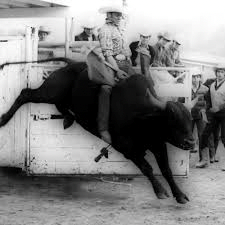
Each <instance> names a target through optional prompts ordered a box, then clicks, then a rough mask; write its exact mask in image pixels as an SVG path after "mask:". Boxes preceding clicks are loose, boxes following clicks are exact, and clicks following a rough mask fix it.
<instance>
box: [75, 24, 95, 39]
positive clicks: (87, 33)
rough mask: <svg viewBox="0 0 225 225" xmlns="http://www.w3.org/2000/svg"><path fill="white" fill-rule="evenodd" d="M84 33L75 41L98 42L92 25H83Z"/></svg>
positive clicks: (76, 37) (77, 36)
mask: <svg viewBox="0 0 225 225" xmlns="http://www.w3.org/2000/svg"><path fill="white" fill-rule="evenodd" d="M83 29H84V30H83V32H82V33H80V34H78V35H76V36H75V41H97V40H98V39H97V37H96V36H95V34H94V32H93V31H94V29H95V26H94V25H92V24H90V23H89V24H85V25H83Z"/></svg>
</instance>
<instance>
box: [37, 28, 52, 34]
mask: <svg viewBox="0 0 225 225" xmlns="http://www.w3.org/2000/svg"><path fill="white" fill-rule="evenodd" d="M39 32H45V33H48V34H49V33H51V30H50V29H49V27H46V26H40V27H39Z"/></svg>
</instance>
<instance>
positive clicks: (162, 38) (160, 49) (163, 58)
mask: <svg viewBox="0 0 225 225" xmlns="http://www.w3.org/2000/svg"><path fill="white" fill-rule="evenodd" d="M157 37H158V41H157V43H156V44H155V45H154V46H153V48H154V51H155V58H154V61H153V64H152V66H156V67H157V66H169V61H168V57H167V54H166V48H165V46H166V45H167V44H168V43H169V42H170V41H171V35H170V34H169V33H168V32H164V33H159V34H158V35H157Z"/></svg>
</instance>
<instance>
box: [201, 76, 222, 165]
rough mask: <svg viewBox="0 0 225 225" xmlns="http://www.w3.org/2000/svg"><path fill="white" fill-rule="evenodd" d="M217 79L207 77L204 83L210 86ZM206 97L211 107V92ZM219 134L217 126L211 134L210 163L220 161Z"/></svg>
mask: <svg viewBox="0 0 225 225" xmlns="http://www.w3.org/2000/svg"><path fill="white" fill-rule="evenodd" d="M215 80H216V78H210V79H207V80H206V81H205V83H204V85H205V86H207V87H208V88H210V86H211V84H212V83H213V82H215ZM205 98H206V105H207V108H210V107H211V104H212V103H211V99H210V92H208V93H207V94H206V96H205ZM208 117H210V115H208ZM208 119H209V121H210V120H211V119H210V118H208ZM219 135H220V126H218V127H216V128H215V130H213V131H212V133H211V135H210V136H209V142H208V147H209V156H210V163H214V162H219V157H218V154H216V153H217V147H218V144H219Z"/></svg>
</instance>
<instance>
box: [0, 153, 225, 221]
mask: <svg viewBox="0 0 225 225" xmlns="http://www.w3.org/2000/svg"><path fill="white" fill-rule="evenodd" d="M221 152H222V151H221ZM224 155H225V154H224V153H223V154H222V158H221V162H220V163H217V164H213V165H211V166H210V167H209V168H207V169H195V168H191V169H190V175H189V178H176V181H177V183H178V184H179V186H180V187H181V188H182V190H183V191H184V192H185V193H186V194H187V195H188V197H189V198H190V202H189V203H188V204H186V205H180V204H178V203H176V201H175V200H174V199H173V198H172V197H170V198H168V199H166V200H158V199H157V198H156V197H155V194H154V193H153V190H152V186H151V184H150V183H149V182H148V180H147V179H145V178H144V177H136V178H134V179H133V180H126V179H120V180H117V181H115V179H114V180H112V179H107V178H105V180H107V181H109V182H102V181H99V180H97V179H94V178H93V179H87V178H82V179H81V178H74V177H27V176H21V175H20V174H10V173H8V172H7V173H6V172H3V171H2V172H1V176H0V202H1V204H0V224H2V225H17V224H18V225H22V224H23V225H25V224H26V225H27V224H29V225H32V224H38V225H45V224H47V225H103V224H104V225H127V224H129V225H144V224H146V225H155V224H159V225H167V224H168V225H175V224H180V225H183V224H185V225H192V224H193V225H194V224H196V225H199V224H204V225H212V224H213V225H218V224H225V172H222V171H221V170H220V166H221V165H222V161H224V160H225V157H224ZM192 161H193V157H192ZM224 162H225V161H224ZM192 163H193V162H192ZM159 179H160V180H161V182H162V183H163V184H164V185H165V187H166V188H167V190H169V187H168V184H167V183H166V182H165V180H164V179H162V177H159ZM114 182H120V183H121V184H118V183H114Z"/></svg>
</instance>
